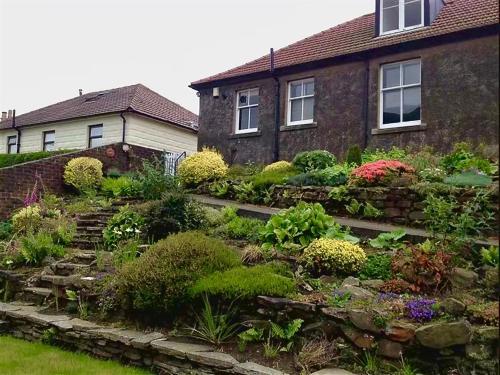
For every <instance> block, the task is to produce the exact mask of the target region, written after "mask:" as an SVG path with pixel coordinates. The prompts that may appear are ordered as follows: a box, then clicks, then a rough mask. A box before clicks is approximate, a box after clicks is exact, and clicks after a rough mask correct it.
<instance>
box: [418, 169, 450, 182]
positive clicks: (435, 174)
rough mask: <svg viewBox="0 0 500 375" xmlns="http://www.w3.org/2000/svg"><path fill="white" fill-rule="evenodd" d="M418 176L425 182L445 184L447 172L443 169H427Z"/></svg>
mask: <svg viewBox="0 0 500 375" xmlns="http://www.w3.org/2000/svg"><path fill="white" fill-rule="evenodd" d="M418 176H419V177H420V179H421V180H423V181H428V182H443V180H444V179H445V178H446V171H445V170H444V169H441V168H425V169H422V170H421V171H420V172H418Z"/></svg>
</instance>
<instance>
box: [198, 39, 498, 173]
mask: <svg viewBox="0 0 500 375" xmlns="http://www.w3.org/2000/svg"><path fill="white" fill-rule="evenodd" d="M417 58H419V59H421V62H422V88H421V92H422V123H423V124H424V125H425V126H422V127H419V128H415V127H407V128H399V129H390V130H387V129H386V130H380V129H378V118H379V115H378V113H379V91H378V90H379V71H380V66H381V65H382V64H385V63H391V62H394V61H402V60H411V59H417ZM498 59H499V47H498V35H489V36H488V35H485V36H481V35H480V34H476V35H475V36H469V37H468V39H455V40H453V41H449V40H448V42H447V43H441V44H437V43H436V42H429V43H428V44H426V45H425V47H422V46H420V47H418V48H415V47H413V48H411V49H410V47H405V48H403V47H401V48H400V49H398V50H397V52H392V53H391V54H387V53H385V54H381V53H379V52H371V53H370V55H369V56H368V57H367V56H365V57H360V58H357V59H354V58H352V59H350V60H347V59H344V61H342V62H339V63H336V64H335V65H331V66H327V67H322V68H316V69H315V68H310V70H308V71H305V72H302V73H295V74H289V75H284V76H281V77H280V78H279V81H280V85H281V104H280V115H281V116H280V124H279V125H280V126H281V128H280V132H279V140H280V155H279V157H280V159H287V160H290V159H292V158H293V157H294V155H295V154H297V153H298V152H300V151H303V150H311V149H325V150H328V151H330V152H332V153H334V154H335V155H337V156H338V157H340V158H343V157H344V156H345V153H346V151H347V149H348V147H349V146H350V145H354V144H358V145H360V146H361V147H363V146H365V136H366V146H371V147H388V146H391V145H396V146H400V147H405V146H412V147H414V148H420V147H423V146H433V147H434V148H435V149H436V150H439V151H443V152H447V151H449V150H450V149H451V147H452V145H453V144H454V143H456V142H461V141H467V142H469V143H471V144H478V143H484V144H486V145H491V146H492V149H493V151H494V153H496V154H498V139H499V127H498V115H499V111H498V103H499V100H498V81H499V72H498ZM367 72H368V75H367ZM310 77H314V79H315V91H316V95H315V109H314V123H313V124H309V125H305V126H302V125H298V126H293V127H286V126H284V125H285V124H286V113H287V105H288V104H287V98H286V91H287V83H288V82H289V81H291V80H295V79H302V78H310ZM367 79H368V82H369V85H368V87H369V88H368V95H367V93H366V82H367ZM250 88H259V91H260V104H259V114H260V118H259V131H258V132H256V133H250V134H235V123H236V92H237V91H238V90H243V89H250ZM365 98H368V102H367V103H366V102H365V100H364V99H365ZM274 100H275V82H274V80H273V79H272V78H267V79H259V80H253V81H248V82H242V83H235V84H229V85H225V86H222V87H220V95H219V97H213V95H212V89H211V88H206V89H202V90H201V91H200V131H199V138H198V139H199V142H198V147H199V148H201V147H203V146H210V147H215V148H217V149H218V150H220V151H221V152H222V153H223V154H224V157H225V159H226V160H227V161H229V162H230V163H239V164H243V163H246V162H248V161H252V162H257V163H269V162H271V161H272V159H273V144H274V135H275V110H274ZM365 108H368V113H367V116H365V112H366V111H365ZM366 117H367V120H368V126H367V129H365V125H364V124H365V118H366Z"/></svg>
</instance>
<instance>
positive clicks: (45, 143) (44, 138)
mask: <svg viewBox="0 0 500 375" xmlns="http://www.w3.org/2000/svg"><path fill="white" fill-rule="evenodd" d="M48 134H54V140H53V141H47V135H48ZM50 144H51V145H53V146H54V150H53V151H55V149H56V131H55V130H46V131H44V132H42V151H47V146H48V145H50Z"/></svg>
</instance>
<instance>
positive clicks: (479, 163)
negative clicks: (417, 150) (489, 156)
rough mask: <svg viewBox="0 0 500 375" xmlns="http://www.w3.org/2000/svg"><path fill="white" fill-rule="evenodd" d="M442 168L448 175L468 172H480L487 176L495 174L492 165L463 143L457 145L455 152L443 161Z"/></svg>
mask: <svg viewBox="0 0 500 375" xmlns="http://www.w3.org/2000/svg"><path fill="white" fill-rule="evenodd" d="M441 166H442V167H443V168H444V169H445V170H446V171H447V173H448V174H454V173H461V172H465V171H468V170H478V171H481V172H483V173H485V174H487V175H489V174H491V173H492V172H493V166H492V165H491V163H490V162H489V161H488V160H486V159H483V158H481V157H480V156H477V155H474V153H473V152H472V151H471V149H470V146H469V145H468V144H467V143H465V142H463V143H457V144H456V145H455V147H454V149H453V151H452V152H451V153H450V154H448V155H446V156H444V157H443V159H441Z"/></svg>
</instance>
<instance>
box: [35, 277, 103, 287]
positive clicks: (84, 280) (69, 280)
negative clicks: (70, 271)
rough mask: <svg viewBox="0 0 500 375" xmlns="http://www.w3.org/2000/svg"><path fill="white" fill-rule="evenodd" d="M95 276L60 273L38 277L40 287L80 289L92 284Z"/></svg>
mask: <svg viewBox="0 0 500 375" xmlns="http://www.w3.org/2000/svg"><path fill="white" fill-rule="evenodd" d="M96 280H97V279H96V278H95V277H91V276H78V275H71V276H60V275H43V276H42V277H41V278H40V287H44V288H51V289H52V288H54V287H57V288H60V289H82V288H88V287H90V286H92V285H93V284H94V283H95V282H96Z"/></svg>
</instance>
